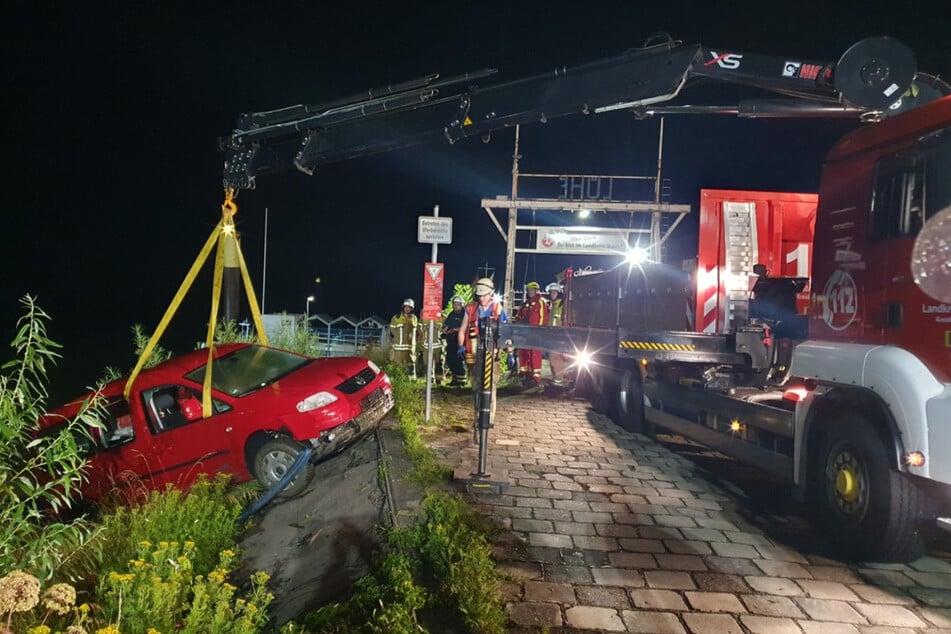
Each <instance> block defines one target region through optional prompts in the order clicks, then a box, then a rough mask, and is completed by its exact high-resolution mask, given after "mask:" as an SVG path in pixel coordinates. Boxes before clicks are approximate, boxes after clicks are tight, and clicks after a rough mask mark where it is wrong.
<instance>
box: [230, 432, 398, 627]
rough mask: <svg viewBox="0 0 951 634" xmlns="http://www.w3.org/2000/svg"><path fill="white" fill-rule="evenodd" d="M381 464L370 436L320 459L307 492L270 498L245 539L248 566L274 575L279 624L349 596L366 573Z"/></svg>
mask: <svg viewBox="0 0 951 634" xmlns="http://www.w3.org/2000/svg"><path fill="white" fill-rule="evenodd" d="M378 465H379V448H378V444H377V440H376V436H375V435H373V434H370V435H368V436H366V437H365V438H363V439H362V440H360V441H358V442H357V443H355V444H354V445H353V446H352V447H350V448H349V449H348V450H346V451H344V452H343V453H341V454H339V455H337V456H334V457H332V458H330V459H328V460H325V461H324V462H322V463H320V464H318V465H316V467H315V469H316V471H315V473H314V478H313V480H311V483H310V486H309V487H308V489H307V490H306V491H305V492H304V493H303V494H302V495H300V496H298V497H296V498H292V499H289V500H280V499H279V500H277V501H274V502H271V504H269V505H268V506H267V507H266V509H265V510H264V513H263V514H262V515H261V516H260V517H259V520H258V521H259V524H258V526H257V527H256V528H255V530H253V531H252V532H251V533H250V534H249V535H247V536H246V537H245V538H244V540H243V541H242V542H241V549H242V564H243V566H244V569H245V570H246V571H247V572H253V571H257V570H263V571H265V572H267V573H268V574H270V575H271V582H270V584H269V587H270V589H271V592H273V593H274V596H275V599H274V603H272V613H273V614H274V617H275V619H276V621H277V623H278V624H283V623H285V622H287V621H288V620H291V619H293V618H295V617H297V616H299V615H302V614H304V613H306V612H307V611H309V610H311V609H314V608H316V607H319V606H321V605H324V604H326V603H330V602H334V601H345V600H346V599H347V598H348V597H349V596H350V593H351V591H352V589H353V583H354V581H356V580H357V579H359V578H360V577H362V576H364V575H365V574H367V572H369V564H370V561H371V559H372V555H373V551H374V549H375V548H376V546H377V542H376V532H375V528H376V527H377V525H378V524H380V522H381V521H382V520H383V519H384V513H386V512H387V511H386V506H385V496H384V491H383V488H382V487H381V486H380V483H379V480H380V479H379V469H378Z"/></svg>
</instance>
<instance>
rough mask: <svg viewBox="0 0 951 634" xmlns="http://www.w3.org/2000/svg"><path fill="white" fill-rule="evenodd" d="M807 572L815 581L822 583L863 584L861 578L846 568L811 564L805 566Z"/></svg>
mask: <svg viewBox="0 0 951 634" xmlns="http://www.w3.org/2000/svg"><path fill="white" fill-rule="evenodd" d="M803 567H804V568H805V569H806V571H807V572H808V573H809V574H810V575H812V578H813V579H818V580H820V581H837V582H839V583H847V584H850V585H851V584H853V583H862V579H861V577H859V576H858V575H857V574H855V573H854V572H852V571H851V570H849V569H848V568H846V567H845V566H817V565H814V564H809V565H808V566H803Z"/></svg>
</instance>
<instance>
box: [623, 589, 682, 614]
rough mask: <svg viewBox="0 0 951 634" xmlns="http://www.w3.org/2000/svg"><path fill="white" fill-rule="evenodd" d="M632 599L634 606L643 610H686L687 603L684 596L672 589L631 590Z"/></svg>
mask: <svg viewBox="0 0 951 634" xmlns="http://www.w3.org/2000/svg"><path fill="white" fill-rule="evenodd" d="M631 601H633V602H634V607H636V608H640V609H642V610H677V611H685V610H686V609H687V604H686V603H684V600H683V598H681V596H680V595H679V594H677V593H676V592H674V591H672V590H655V589H652V588H648V589H643V590H631Z"/></svg>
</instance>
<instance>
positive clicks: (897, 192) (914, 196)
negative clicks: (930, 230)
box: [869, 130, 951, 240]
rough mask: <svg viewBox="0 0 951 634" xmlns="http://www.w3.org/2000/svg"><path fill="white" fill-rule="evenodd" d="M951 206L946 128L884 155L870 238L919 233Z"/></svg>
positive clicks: (950, 151)
mask: <svg viewBox="0 0 951 634" xmlns="http://www.w3.org/2000/svg"><path fill="white" fill-rule="evenodd" d="M949 205H951V132H949V131H948V130H942V131H940V132H938V133H936V134H933V135H931V136H929V137H926V138H925V139H922V140H921V141H920V142H919V145H918V146H917V147H915V148H914V149H913V150H909V151H903V152H901V153H899V154H894V155H891V156H886V157H883V158H882V159H880V160H879V161H878V163H877V164H876V166H875V191H874V195H873V197H872V209H871V222H870V223H869V237H870V238H871V239H873V240H887V239H890V238H903V237H912V236H916V235H918V232H919V231H921V228H922V227H923V226H924V223H925V221H926V220H927V219H928V218H931V217H932V216H934V215H935V214H937V213H938V212H939V211H941V210H942V209H945V208H946V207H948V206H949Z"/></svg>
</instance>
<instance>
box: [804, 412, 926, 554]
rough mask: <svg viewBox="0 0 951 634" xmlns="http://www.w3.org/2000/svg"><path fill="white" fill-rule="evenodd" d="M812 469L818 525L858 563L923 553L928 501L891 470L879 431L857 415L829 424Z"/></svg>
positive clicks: (903, 477)
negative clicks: (920, 525) (922, 521)
mask: <svg viewBox="0 0 951 634" xmlns="http://www.w3.org/2000/svg"><path fill="white" fill-rule="evenodd" d="M815 467H816V468H815V470H814V474H813V475H814V478H815V480H814V482H815V487H814V493H815V496H816V500H815V501H816V503H817V504H816V511H817V517H816V519H817V522H818V523H819V524H820V525H822V526H823V527H824V528H825V529H827V530H828V532H829V534H830V536H831V538H832V539H833V540H834V541H835V542H836V543H837V544H838V545H839V546H840V547H841V548H842V549H843V550H845V551H846V552H847V553H848V554H850V555H852V556H853V557H855V558H856V559H874V560H880V561H902V562H905V561H911V560H913V559H916V558H918V557H919V556H921V555H922V554H923V552H924V544H923V541H922V539H921V535H920V534H919V532H918V523H919V521H920V519H921V517H922V516H923V514H924V497H923V494H922V493H921V491H920V490H919V489H918V487H916V486H915V484H914V483H913V482H912V481H911V480H910V479H909V478H908V477H907V476H906V475H905V474H903V473H899V472H898V471H896V470H894V469H893V468H891V466H890V464H889V461H888V457H887V453H886V449H885V445H884V444H883V443H882V441H881V439H880V437H879V435H878V433H877V432H876V430H875V428H874V427H873V426H872V425H871V424H870V423H869V422H868V421H867V420H865V419H864V418H862V417H861V416H859V415H857V414H852V413H843V414H840V418H838V419H837V420H833V421H829V423H828V425H827V430H825V433H824V436H823V438H822V440H821V442H820V445H819V454H818V457H817V461H816V463H815Z"/></svg>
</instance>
